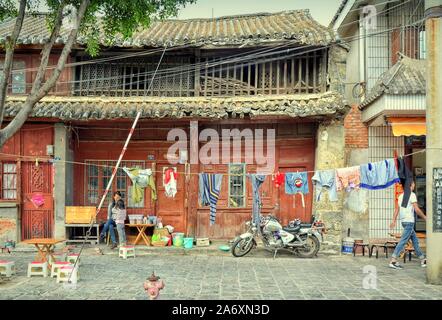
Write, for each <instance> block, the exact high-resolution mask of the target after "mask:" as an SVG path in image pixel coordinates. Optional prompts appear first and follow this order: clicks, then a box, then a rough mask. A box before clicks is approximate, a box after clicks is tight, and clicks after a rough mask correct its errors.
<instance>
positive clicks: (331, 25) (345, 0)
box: [329, 0, 348, 27]
mask: <svg viewBox="0 0 442 320" xmlns="http://www.w3.org/2000/svg"><path fill="white" fill-rule="evenodd" d="M347 2H348V0H342V1H341V4H340V5H339V7H338V10H337V11H336V13H335V15H334V16H333V18H332V19H331V21H330V23H329V27H333V24H334V23H335V22H336V20H338V18H339V15H340V14H341V13H342V10H344V7H345V6H346V5H347Z"/></svg>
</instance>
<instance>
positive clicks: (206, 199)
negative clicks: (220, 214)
mask: <svg viewBox="0 0 442 320" xmlns="http://www.w3.org/2000/svg"><path fill="white" fill-rule="evenodd" d="M222 181H223V175H222V174H211V173H200V174H199V190H198V193H199V199H200V203H201V205H202V206H207V205H209V206H210V225H213V224H214V223H215V219H216V204H217V202H218V199H219V194H220V191H221V183H222Z"/></svg>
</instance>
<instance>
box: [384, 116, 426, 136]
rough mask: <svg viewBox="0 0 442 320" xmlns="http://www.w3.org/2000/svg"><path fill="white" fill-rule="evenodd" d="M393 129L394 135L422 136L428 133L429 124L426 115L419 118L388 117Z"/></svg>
mask: <svg viewBox="0 0 442 320" xmlns="http://www.w3.org/2000/svg"><path fill="white" fill-rule="evenodd" d="M388 122H389V123H390V124H391V127H392V129H393V135H394V136H395V137H399V136H422V135H426V134H427V126H426V123H425V118H424V117H418V118H388Z"/></svg>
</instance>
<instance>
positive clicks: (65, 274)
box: [57, 266, 80, 283]
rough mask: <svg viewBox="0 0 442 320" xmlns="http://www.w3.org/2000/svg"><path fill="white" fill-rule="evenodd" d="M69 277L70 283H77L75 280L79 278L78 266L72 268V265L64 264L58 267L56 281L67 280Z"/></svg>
mask: <svg viewBox="0 0 442 320" xmlns="http://www.w3.org/2000/svg"><path fill="white" fill-rule="evenodd" d="M71 274H72V275H71ZM69 277H70V278H71V279H70V283H77V281H78V280H79V279H80V275H79V273H78V267H75V268H74V266H64V267H60V269H58V273H57V283H60V282H68V280H69Z"/></svg>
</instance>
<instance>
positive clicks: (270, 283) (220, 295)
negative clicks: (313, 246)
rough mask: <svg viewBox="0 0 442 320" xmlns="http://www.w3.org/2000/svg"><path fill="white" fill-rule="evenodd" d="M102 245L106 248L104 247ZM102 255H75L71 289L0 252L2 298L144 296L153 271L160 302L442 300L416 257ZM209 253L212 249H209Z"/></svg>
mask: <svg viewBox="0 0 442 320" xmlns="http://www.w3.org/2000/svg"><path fill="white" fill-rule="evenodd" d="M103 248H104V247H103ZM104 252H105V254H104V255H100V256H98V255H95V254H94V253H93V248H89V249H86V250H85V251H84V253H83V254H82V257H81V266H80V269H79V270H80V277H81V279H80V281H79V282H78V284H77V286H76V288H70V287H68V288H67V287H65V286H63V284H57V283H56V281H55V278H49V277H48V278H40V277H32V278H27V277H26V271H27V263H28V262H30V261H32V260H33V258H34V256H35V253H33V252H18V251H17V252H13V253H12V254H7V253H5V254H0V259H8V260H13V261H15V264H16V268H17V275H15V276H14V277H13V278H12V279H10V280H6V281H3V282H0V299H3V300H11V299H17V300H18V299H20V300H38V299H42V300H54V299H126V300H140V299H147V297H146V295H145V293H144V290H143V282H144V280H145V279H146V278H147V277H148V276H149V275H150V274H151V272H152V271H153V270H154V271H155V273H156V274H158V275H159V276H160V277H161V278H162V279H163V280H164V281H165V284H166V286H165V288H164V290H162V291H161V299H170V300H175V299H189V300H194V299H198V300H213V299H216V300H220V299H232V300H236V299H253V300H255V299H257V300H263V299H264V300H275V299H290V300H326V299H337V300H349V299H352V300H353V299H355V300H359V299H363V300H390V299H406V300H413V299H434V300H441V299H442V286H432V285H427V284H426V283H425V281H426V279H425V269H423V268H421V267H420V264H419V261H418V260H417V259H413V260H412V261H411V262H407V263H406V264H405V265H404V267H405V269H404V270H393V269H390V268H388V260H387V259H385V258H379V259H375V258H368V257H352V256H330V255H321V254H319V255H318V257H317V258H313V259H301V258H296V257H293V256H292V255H290V254H283V253H281V254H279V255H278V256H277V258H276V259H273V256H272V255H271V254H270V253H268V252H267V251H265V250H259V249H257V250H254V251H253V252H252V254H251V255H249V256H246V257H243V258H234V257H232V256H231V255H230V254H228V253H220V254H210V255H208V254H205V253H204V252H199V251H189V252H188V253H189V254H171V253H170V252H167V253H164V254H163V252H162V251H160V250H155V252H154V253H153V252H151V251H147V252H146V251H144V250H137V257H136V258H135V259H131V258H130V259H128V260H123V259H121V258H118V255H117V251H116V250H114V251H111V250H108V249H106V248H104ZM214 252H216V251H215V250H214ZM366 266H372V267H370V268H372V270H374V271H375V273H376V278H375V279H374V278H369V279H370V280H371V282H369V283H370V284H372V285H374V288H371V289H370V288H369V289H365V288H364V286H363V283H364V279H365V283H367V277H373V276H374V275H373V274H367V273H364V267H365V268H366Z"/></svg>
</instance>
